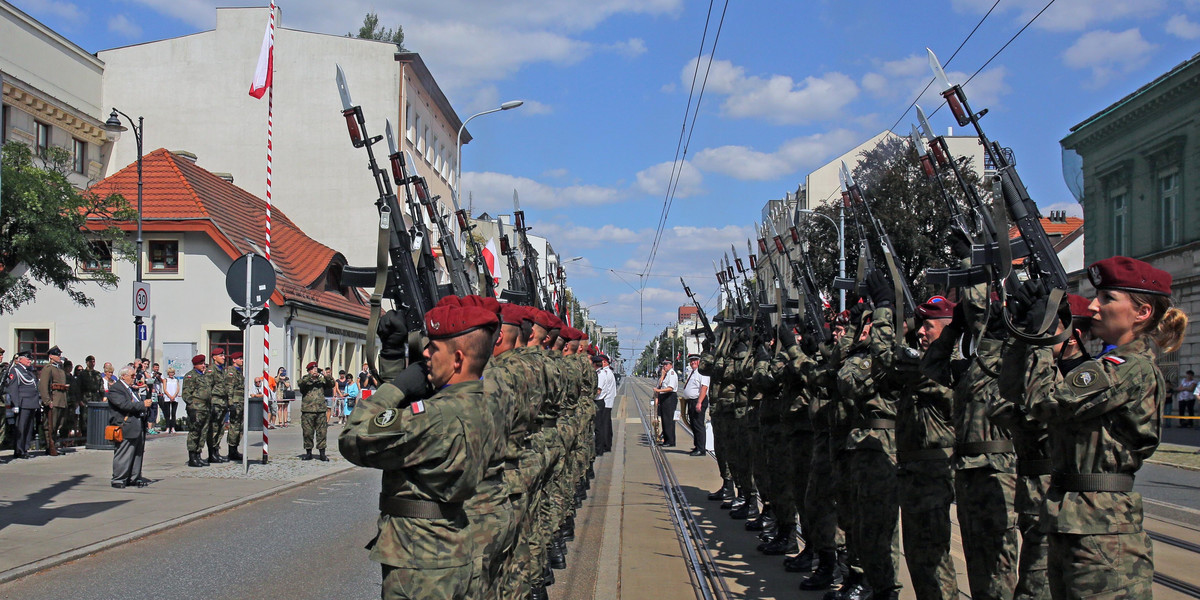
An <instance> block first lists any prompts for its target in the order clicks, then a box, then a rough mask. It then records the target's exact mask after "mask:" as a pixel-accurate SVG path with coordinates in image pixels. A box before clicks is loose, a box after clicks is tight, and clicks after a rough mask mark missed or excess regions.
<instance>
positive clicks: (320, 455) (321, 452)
mask: <svg viewBox="0 0 1200 600" xmlns="http://www.w3.org/2000/svg"><path fill="white" fill-rule="evenodd" d="M317 453H318V454H317V460H319V461H321V462H329V457H328V456H325V449H324V448H321V449H320V450H318V451H317Z"/></svg>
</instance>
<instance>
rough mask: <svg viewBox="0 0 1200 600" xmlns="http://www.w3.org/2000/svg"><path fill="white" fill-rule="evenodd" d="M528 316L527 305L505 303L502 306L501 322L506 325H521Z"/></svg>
mask: <svg viewBox="0 0 1200 600" xmlns="http://www.w3.org/2000/svg"><path fill="white" fill-rule="evenodd" d="M525 318H526V316H525V307H524V306H521V305H520V304H511V303H510V304H504V305H501V306H500V322H501V323H503V324H505V325H516V326H517V327H520V326H521V321H523V320H524V319H525Z"/></svg>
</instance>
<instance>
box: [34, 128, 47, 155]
mask: <svg viewBox="0 0 1200 600" xmlns="http://www.w3.org/2000/svg"><path fill="white" fill-rule="evenodd" d="M33 123H34V128H35V129H36V131H35V133H36V137H35V138H34V139H35V140H36V145H35V146H34V150H35V151H36V152H37V155H38V156H40V157H42V158H46V150H47V149H48V148H50V126H49V125H47V124H45V123H43V122H41V121H34V122H33Z"/></svg>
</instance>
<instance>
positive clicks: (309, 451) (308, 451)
mask: <svg viewBox="0 0 1200 600" xmlns="http://www.w3.org/2000/svg"><path fill="white" fill-rule="evenodd" d="M300 460H312V448H305V449H304V456H301V457H300Z"/></svg>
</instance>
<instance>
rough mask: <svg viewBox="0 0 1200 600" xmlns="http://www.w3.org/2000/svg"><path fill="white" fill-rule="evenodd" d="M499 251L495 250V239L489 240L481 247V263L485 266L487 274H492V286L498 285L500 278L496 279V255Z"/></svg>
mask: <svg viewBox="0 0 1200 600" xmlns="http://www.w3.org/2000/svg"><path fill="white" fill-rule="evenodd" d="M497 253H499V250H497V249H496V238H491V239H489V240H488V241H487V244H484V246H483V262H484V264H486V265H487V270H488V273H491V274H492V285H495V286H498V285H500V278H499V277H496V254H497Z"/></svg>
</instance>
